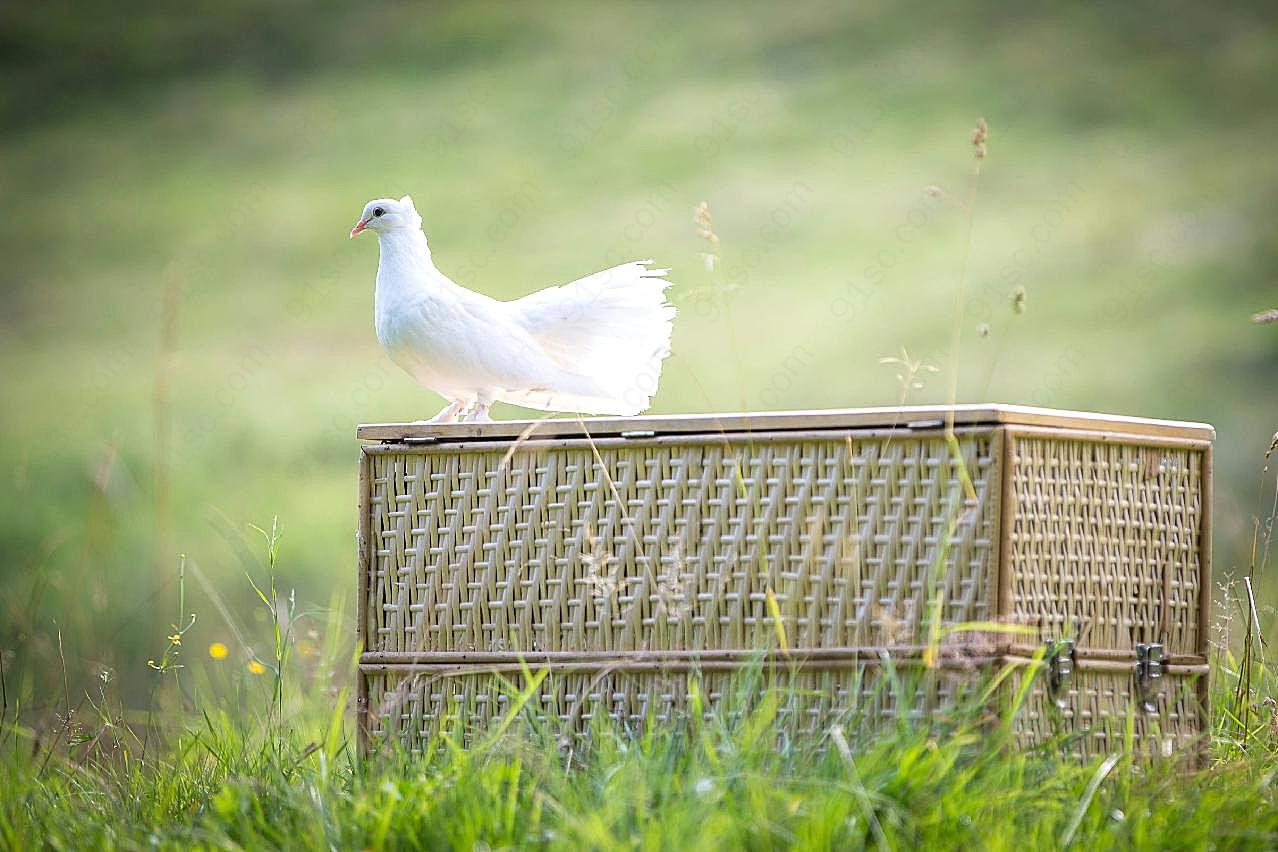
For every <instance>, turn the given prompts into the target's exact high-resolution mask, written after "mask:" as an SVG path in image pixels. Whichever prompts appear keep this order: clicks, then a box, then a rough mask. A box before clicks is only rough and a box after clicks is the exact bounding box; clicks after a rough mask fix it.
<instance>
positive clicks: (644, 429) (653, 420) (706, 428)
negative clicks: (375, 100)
mask: <svg viewBox="0 0 1278 852" xmlns="http://www.w3.org/2000/svg"><path fill="white" fill-rule="evenodd" d="M951 417H952V418H953V423H954V425H955V426H956V427H979V426H1037V427H1056V428H1061V429H1071V430H1078V431H1084V432H1093V433H1102V434H1103V433H1114V434H1119V435H1143V436H1150V437H1158V438H1172V439H1188V440H1196V441H1210V440H1212V439H1213V438H1214V437H1215V435H1216V430H1215V429H1214V428H1212V426H1211V425H1209V424H1207V423H1192V422H1184V421H1177V420H1156V419H1152V418H1147V417H1127V416H1124V415H1118V414H1100V413H1096V412H1088V411H1063V410H1057V409H1052V408H1036V407H1032V406H1025V405H999V404H993V403H976V404H966V405H915V406H902V407H892V408H840V409H827V410H816V411H778V412H770V411H763V412H745V413H733V414H658V415H649V416H640V417H586V418H572V417H567V418H563V417H560V418H557V417H546V418H542V419H539V420H500V421H497V422H493V423H424V422H417V423H369V424H361V425H360V426H359V428H358V430H357V432H356V434H357V436H358V437H359V438H360V439H361V440H365V441H381V442H391V443H397V442H408V443H411V442H415V441H430V442H432V443H441V442H452V441H471V440H509V439H515V438H520V437H526V438H533V437H535V438H572V437H581V436H583V435H586V434H589V435H591V436H594V437H601V436H617V435H623V436H639V435H647V434H652V435H681V434H682V435H696V434H717V433H723V432H732V433H741V432H784V431H792V430H794V431H798V430H804V431H807V430H837V429H897V428H900V429H912V430H917V429H939V428H941V427H943V426H944V425H945V423H946V421H947V419H949V418H951Z"/></svg>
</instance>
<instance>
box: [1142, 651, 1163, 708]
mask: <svg viewBox="0 0 1278 852" xmlns="http://www.w3.org/2000/svg"><path fill="white" fill-rule="evenodd" d="M1163 656H1164V653H1163V646H1162V645H1161V644H1160V643H1157V642H1150V643H1148V644H1145V643H1138V644H1137V645H1136V695H1137V701H1139V703H1140V709H1142V710H1144V711H1145V712H1146V713H1157V712H1158V703H1157V702H1158V693H1159V692H1160V691H1161V686H1162V681H1163V674H1164V669H1163V667H1164V663H1163Z"/></svg>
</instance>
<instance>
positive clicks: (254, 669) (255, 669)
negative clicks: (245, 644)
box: [248, 660, 266, 675]
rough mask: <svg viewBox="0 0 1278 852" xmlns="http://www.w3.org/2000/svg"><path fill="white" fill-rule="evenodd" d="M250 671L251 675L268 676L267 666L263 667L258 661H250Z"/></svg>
mask: <svg viewBox="0 0 1278 852" xmlns="http://www.w3.org/2000/svg"><path fill="white" fill-rule="evenodd" d="M248 670H249V674H255V675H260V674H266V666H264V665H262V664H261V663H259V662H258V661H257V660H249V664H248Z"/></svg>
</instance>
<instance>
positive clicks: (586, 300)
mask: <svg viewBox="0 0 1278 852" xmlns="http://www.w3.org/2000/svg"><path fill="white" fill-rule="evenodd" d="M650 263H652V261H650V260H640V261H634V262H632V263H623V264H622V265H621V266H615V267H613V268H612V269H605V270H604V271H602V272H596V273H595V274H594V275H588V276H586V277H585V278H581V279H578V280H577V281H573V282H572V283H570V284H564V285H563V286H560V287H550V288H548V289H545V290H541V291H539V292H537V293H533V294H532V295H530V296H525V297H524V298H522V299H518V300H516V301H514V302H510V303H509V304H510V307H511V308H512V309H513V310H514V312H515V317H516V321H517V322H518V323H519V324H520V325H521V326H523V328H524V329H525V330H526V331H527V332H528V333H529V334H531V335H532V337H533V338H534V339H535V340H536V341H537V343H538V344H539V345H540V346H541V348H542V349H543V350H544V351H545V353H546V354H547V355H548V356H549V357H550V358H551V360H552V361H554V362H555V364H556V365H557V366H558V367H559V368H560V369H562V370H564V371H565V372H567V373H571V374H574V375H576V376H579V377H581V378H582V379H585V380H587V383H588V384H589V385H591V386H593V387H596V388H598V392H597V393H595V392H591V393H586V394H582V393H581V392H580V391H579V390H577V389H575V388H574V389H573V392H568V393H562V394H561V393H556V389H555V388H548V389H537V390H533V391H529V392H527V394H526V396H527V397H528V399H527V400H526V401H523V402H518V401H517V400H514V399H509V400H508V401H510V402H518V404H520V405H528V406H531V407H534V408H542V409H546V410H557V411H581V412H585V413H590V414H620V415H631V414H638V413H639V412H641V411H643V410H644V409H646V408H647V407H648V404H649V402H650V401H651V399H652V395H653V394H654V393H655V392H656V390H657V380H658V379H659V378H660V377H661V362H662V361H663V360H664V359H665V357H666V356H667V355H669V354H670V332H671V330H672V329H673V322H674V316H675V309H674V306H673V305H671V304H670V303H669V302H668V301H666V296H665V290H666V288H667V287H669V286H670V283H671V282H669V281H667V280H666V278H665V275H666V273H667V272H668V271H669V270H666V269H652V268H649V266H648V264H650ZM564 390H565V391H567V390H568V388H564ZM534 400H540V401H537V402H534Z"/></svg>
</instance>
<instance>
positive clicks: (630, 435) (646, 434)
mask: <svg viewBox="0 0 1278 852" xmlns="http://www.w3.org/2000/svg"><path fill="white" fill-rule="evenodd" d="M656 436H657V433H656V432H654V431H652V430H651V429H634V430H632V431H629V432H622V433H621V437H623V438H626V439H628V440H638V439H639V438H655V437H656Z"/></svg>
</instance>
